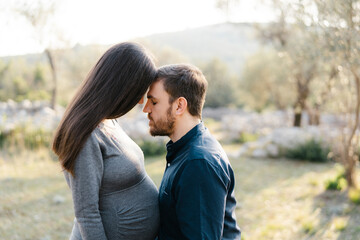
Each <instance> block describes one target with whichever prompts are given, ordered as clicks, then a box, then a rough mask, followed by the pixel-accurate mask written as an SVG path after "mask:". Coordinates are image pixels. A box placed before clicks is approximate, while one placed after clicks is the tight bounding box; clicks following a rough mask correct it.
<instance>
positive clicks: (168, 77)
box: [156, 64, 208, 118]
mask: <svg viewBox="0 0 360 240" xmlns="http://www.w3.org/2000/svg"><path fill="white" fill-rule="evenodd" d="M156 80H157V81H159V80H160V81H162V82H163V84H164V89H165V91H166V92H167V93H168V94H169V95H170V99H169V101H170V104H171V103H173V102H174V101H175V100H176V99H178V98H179V97H184V98H185V99H186V100H187V103H188V110H189V113H190V114H191V115H192V116H195V117H199V118H201V111H202V108H203V106H204V102H205V93H206V89H207V85H208V83H207V81H206V78H205V76H204V75H203V73H202V72H201V71H200V69H198V68H197V67H195V66H192V65H189V64H172V65H166V66H163V67H160V68H159V69H158V72H157V77H156Z"/></svg>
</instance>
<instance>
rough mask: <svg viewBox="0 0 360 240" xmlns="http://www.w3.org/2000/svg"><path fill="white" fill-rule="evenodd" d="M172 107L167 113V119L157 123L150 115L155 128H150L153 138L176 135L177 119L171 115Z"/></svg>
mask: <svg viewBox="0 0 360 240" xmlns="http://www.w3.org/2000/svg"><path fill="white" fill-rule="evenodd" d="M171 110H172V108H171V106H170V107H169V108H168V110H167V111H166V117H165V118H161V119H159V120H158V121H157V122H155V121H154V120H153V119H152V118H151V116H150V115H149V116H148V117H149V119H150V120H153V121H152V122H153V126H152V127H150V134H151V136H170V135H171V134H173V133H174V125H175V117H174V116H173V114H172V113H171Z"/></svg>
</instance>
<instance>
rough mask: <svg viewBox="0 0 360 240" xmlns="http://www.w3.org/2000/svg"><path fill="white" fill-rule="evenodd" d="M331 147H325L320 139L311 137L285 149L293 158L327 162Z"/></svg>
mask: <svg viewBox="0 0 360 240" xmlns="http://www.w3.org/2000/svg"><path fill="white" fill-rule="evenodd" d="M329 152H330V149H329V148H327V147H324V146H323V145H322V144H321V142H320V141H316V140H315V139H311V140H309V141H307V142H305V143H304V144H300V145H298V146H296V147H294V148H292V149H287V150H286V151H285V156H286V157H287V158H292V159H300V160H308V161H310V162H326V161H327V160H328V157H327V156H328V154H329Z"/></svg>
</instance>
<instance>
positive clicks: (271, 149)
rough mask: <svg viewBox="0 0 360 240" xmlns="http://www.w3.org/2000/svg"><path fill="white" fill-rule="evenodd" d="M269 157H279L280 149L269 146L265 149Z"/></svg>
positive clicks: (273, 145)
mask: <svg viewBox="0 0 360 240" xmlns="http://www.w3.org/2000/svg"><path fill="white" fill-rule="evenodd" d="M265 151H266V152H267V155H268V157H273V158H275V157H279V147H278V146H277V145H275V144H272V143H271V144H268V145H267V146H266V148H265Z"/></svg>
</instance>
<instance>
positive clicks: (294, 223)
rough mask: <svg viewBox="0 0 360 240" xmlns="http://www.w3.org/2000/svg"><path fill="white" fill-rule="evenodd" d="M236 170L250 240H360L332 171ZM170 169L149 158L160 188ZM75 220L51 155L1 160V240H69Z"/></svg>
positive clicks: (358, 218)
mask: <svg viewBox="0 0 360 240" xmlns="http://www.w3.org/2000/svg"><path fill="white" fill-rule="evenodd" d="M233 148H234V146H232V147H227V148H226V149H228V150H230V149H233ZM231 163H232V166H233V168H234V170H235V173H236V181H237V182H236V184H237V185H236V197H237V200H238V208H237V210H236V214H237V219H238V224H239V225H240V227H241V228H242V231H243V237H244V239H245V240H263V239H264V240H265V239H276V240H282V239H283V240H285V239H286V240H297V239H314V240H315V239H316V240H317V239H329V240H330V239H337V240H358V239H360V206H359V205H355V204H353V203H350V202H349V201H348V199H347V193H346V191H343V192H332V191H324V182H325V180H326V179H328V178H332V177H334V176H335V175H336V170H335V168H334V164H331V163H326V164H316V163H308V162H299V161H291V160H286V159H244V158H239V159H231ZM164 167H165V162H164V157H157V158H149V159H146V169H147V172H148V174H149V175H150V176H151V178H152V179H153V180H154V182H155V183H156V184H157V185H159V183H160V181H161V177H162V174H163V170H164ZM358 179H360V172H358ZM72 221H73V207H72V200H71V195H70V191H69V189H68V187H67V185H66V183H65V180H64V178H63V174H62V172H61V170H60V167H59V165H58V163H57V162H56V160H55V158H54V156H52V155H51V154H50V153H49V151H47V150H46V149H42V150H37V151H35V152H25V151H23V152H20V153H15V152H14V153H12V154H10V153H4V152H2V153H0V239H1V240H18V239H21V240H30V239H31V240H32V239H34V240H60V239H61V240H64V239H67V238H68V236H69V233H70V231H71V227H72Z"/></svg>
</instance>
